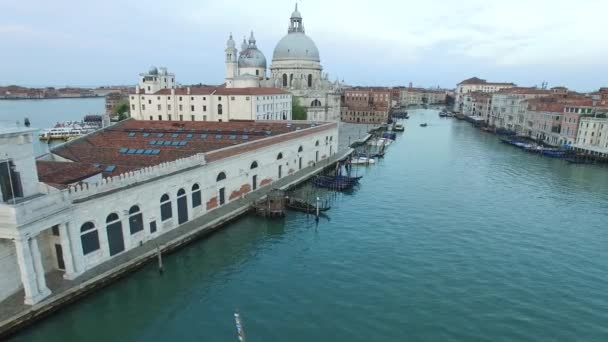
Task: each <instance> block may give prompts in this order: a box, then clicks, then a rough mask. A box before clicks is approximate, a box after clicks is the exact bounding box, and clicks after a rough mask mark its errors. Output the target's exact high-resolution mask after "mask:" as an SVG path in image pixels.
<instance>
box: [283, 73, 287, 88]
mask: <svg viewBox="0 0 608 342" xmlns="http://www.w3.org/2000/svg"><path fill="white" fill-rule="evenodd" d="M283 87H287V74H283Z"/></svg>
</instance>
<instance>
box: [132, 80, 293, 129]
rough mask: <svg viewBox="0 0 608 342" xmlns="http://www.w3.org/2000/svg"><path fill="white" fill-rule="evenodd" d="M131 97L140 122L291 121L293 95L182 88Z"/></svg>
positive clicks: (264, 90) (261, 90) (266, 90)
mask: <svg viewBox="0 0 608 342" xmlns="http://www.w3.org/2000/svg"><path fill="white" fill-rule="evenodd" d="M140 89H141V88H137V89H136V91H135V93H134V94H131V95H130V99H129V100H130V106H131V108H130V109H131V116H132V117H133V118H135V119H137V120H168V121H219V122H222V121H223V122H226V121H229V120H291V111H292V107H291V106H292V95H291V94H290V93H289V92H287V91H284V90H282V89H276V88H225V87H180V88H170V89H162V90H159V91H157V92H156V93H152V94H143V93H140Z"/></svg>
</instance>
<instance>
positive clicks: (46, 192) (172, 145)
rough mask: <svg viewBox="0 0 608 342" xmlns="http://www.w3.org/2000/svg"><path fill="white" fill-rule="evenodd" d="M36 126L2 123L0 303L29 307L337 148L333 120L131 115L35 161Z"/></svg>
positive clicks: (324, 156) (335, 126) (0, 136)
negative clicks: (60, 280) (51, 280)
mask: <svg viewBox="0 0 608 342" xmlns="http://www.w3.org/2000/svg"><path fill="white" fill-rule="evenodd" d="M34 133H35V131H34V130H28V129H12V130H10V129H4V130H2V131H0V153H1V155H2V156H3V157H2V160H0V185H1V188H0V189H1V191H2V194H1V195H2V202H1V203H0V272H1V274H2V277H0V300H2V299H5V298H6V297H8V296H10V295H12V294H14V293H16V292H18V291H19V290H21V289H23V291H24V296H25V298H24V300H25V303H26V304H35V303H38V302H40V301H41V300H42V299H44V298H45V297H47V296H48V295H49V294H50V293H51V292H50V290H49V288H48V286H47V275H48V273H49V272H53V273H57V272H60V273H61V274H63V277H64V278H65V279H75V278H77V277H79V276H80V275H81V274H82V273H83V272H85V271H87V270H91V269H92V268H94V267H95V266H97V265H100V264H101V263H103V262H105V261H108V260H110V259H112V258H114V257H115V256H117V255H120V254H122V253H124V252H125V251H128V250H130V249H132V248H135V247H137V246H139V245H140V244H146V243H154V242H153V241H154V239H155V238H156V237H158V236H161V235H163V234H165V233H167V232H169V231H172V230H173V229H175V228H176V227H178V226H180V225H181V224H183V223H185V222H188V221H190V220H192V219H194V218H197V217H199V216H201V215H204V214H205V213H208V212H210V211H212V210H214V209H216V208H218V207H221V206H222V205H224V204H226V203H229V202H231V201H233V200H235V199H237V198H240V197H241V196H242V195H244V194H246V193H249V192H251V191H255V190H256V189H259V188H261V187H265V186H269V185H271V184H273V182H275V181H276V180H278V179H280V178H282V177H285V176H286V175H289V174H292V173H294V172H296V171H297V170H299V169H302V168H305V167H307V166H310V165H313V164H315V163H317V162H320V161H322V160H324V159H326V158H329V157H330V156H331V155H332V154H335V153H336V151H337V147H338V146H337V145H338V128H337V124H336V123H328V124H317V125H316V124H314V123H310V122H293V123H289V122H269V121H263V122H223V123H218V122H199V121H196V122H184V123H180V122H175V121H173V122H169V121H136V120H132V119H131V120H126V121H123V122H121V123H119V124H116V125H114V126H111V127H108V128H106V129H103V130H100V131H97V132H95V133H92V134H89V135H87V136H84V137H81V138H79V139H76V140H74V141H71V142H68V143H66V144H63V145H61V146H59V147H57V148H55V149H53V150H52V151H51V153H50V154H48V155H46V156H44V158H43V159H41V160H38V161H36V160H35V159H34V150H33V134H34ZM2 165H5V166H4V169H2V168H3V166H2Z"/></svg>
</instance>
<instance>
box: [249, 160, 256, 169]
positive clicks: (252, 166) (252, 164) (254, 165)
mask: <svg viewBox="0 0 608 342" xmlns="http://www.w3.org/2000/svg"><path fill="white" fill-rule="evenodd" d="M257 168H258V162H257V161H254V162H253V163H251V167H250V169H251V170H253V169H257Z"/></svg>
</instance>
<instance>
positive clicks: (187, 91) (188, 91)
mask: <svg viewBox="0 0 608 342" xmlns="http://www.w3.org/2000/svg"><path fill="white" fill-rule="evenodd" d="M186 93H187V94H188V95H190V87H188V88H186Z"/></svg>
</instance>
